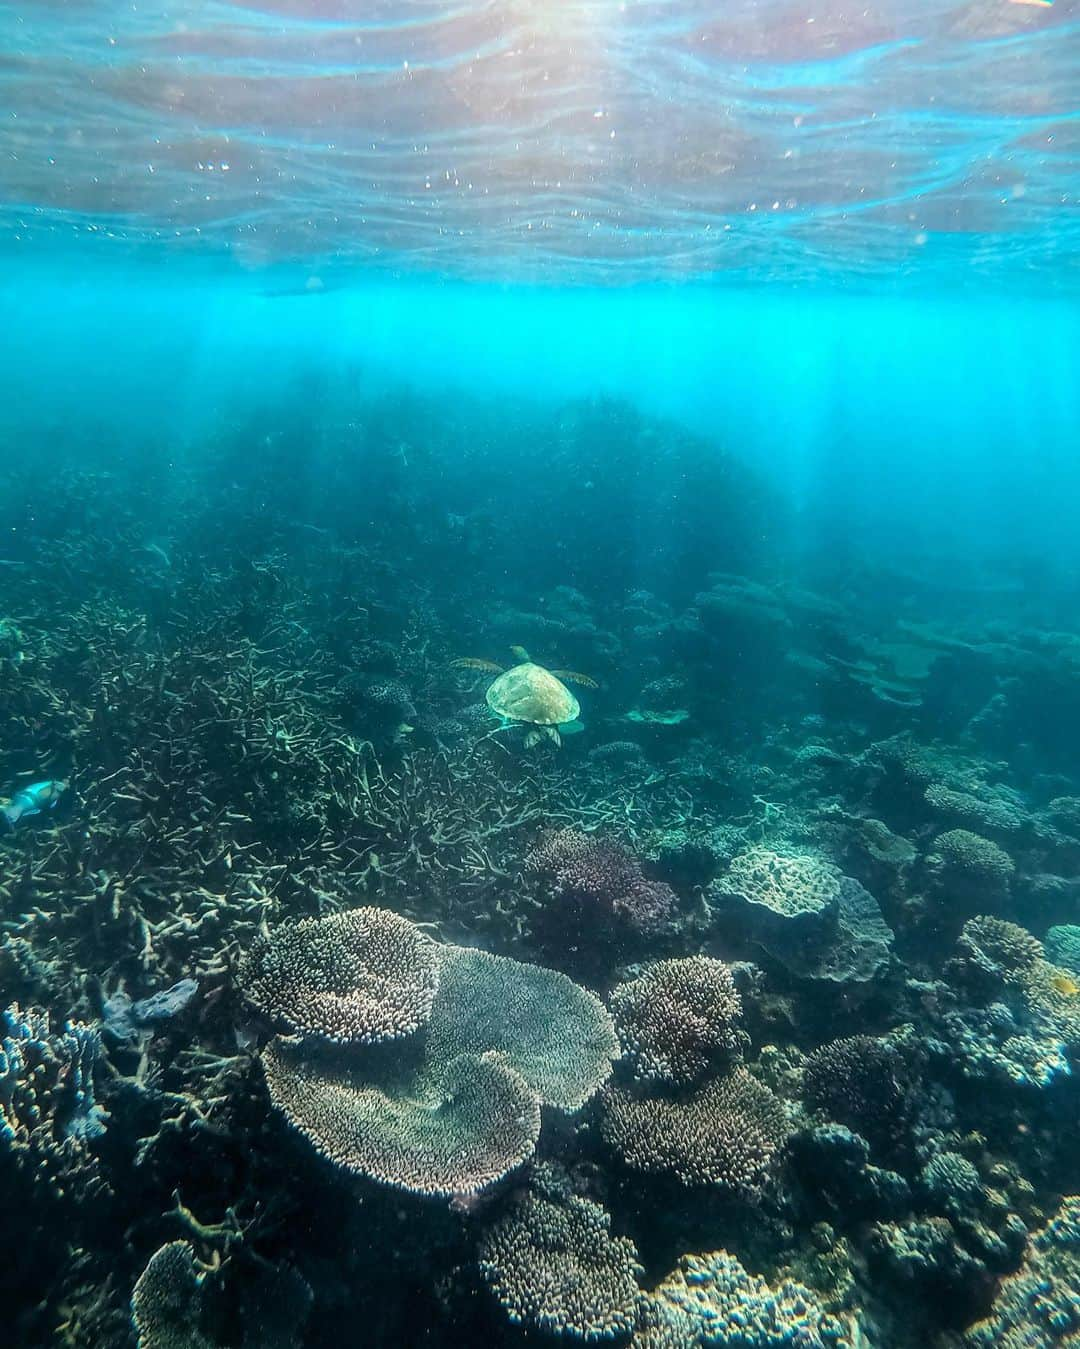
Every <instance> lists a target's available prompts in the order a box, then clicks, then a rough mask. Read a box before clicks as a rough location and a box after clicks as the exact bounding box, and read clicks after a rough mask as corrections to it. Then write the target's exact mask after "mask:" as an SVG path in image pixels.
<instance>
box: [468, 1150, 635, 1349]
mask: <svg viewBox="0 0 1080 1349" xmlns="http://www.w3.org/2000/svg"><path fill="white" fill-rule="evenodd" d="M545 1179H546V1178H544V1177H543V1176H542V1175H538V1174H535V1173H534V1176H533V1181H532V1186H531V1188H530V1189H529V1190H527V1191H526V1192H525V1193H524V1194H522V1195H520V1196H519V1197H518V1198H516V1199H515V1200H514V1201H513V1202H512V1203H511V1205H510V1207H509V1210H508V1211H507V1212H506V1213H505V1214H504V1215H503V1216H502V1217H501V1218H499V1220H498V1221H497V1222H495V1223H493V1224H492V1225H491V1226H490V1227H488V1228H487V1229H486V1230H485V1231H484V1233H483V1236H482V1237H481V1239H480V1244H479V1253H478V1259H479V1265H480V1270H481V1273H482V1274H483V1276H484V1279H485V1280H486V1281H487V1283H488V1285H489V1287H490V1288H491V1291H492V1292H493V1293H494V1295H495V1297H496V1298H497V1299H498V1301H499V1303H500V1304H501V1305H502V1307H503V1308H504V1310H505V1311H506V1314H507V1316H508V1317H509V1318H510V1320H511V1321H513V1322H521V1323H524V1324H527V1325H530V1326H535V1327H538V1328H540V1329H543V1330H547V1331H551V1332H553V1333H555V1334H559V1335H564V1336H566V1337H568V1338H570V1339H580V1340H611V1339H617V1338H622V1337H624V1336H625V1335H627V1334H628V1333H629V1332H630V1331H631V1330H632V1329H633V1327H634V1324H635V1320H636V1315H637V1304H638V1300H639V1296H640V1293H639V1289H638V1284H637V1278H638V1275H639V1274H641V1273H643V1270H642V1268H641V1265H640V1264H639V1262H638V1258H637V1251H636V1250H635V1249H634V1243H633V1242H632V1241H630V1240H628V1239H627V1238H626V1237H616V1236H613V1235H612V1233H611V1218H610V1216H609V1215H608V1214H607V1213H606V1212H605V1211H604V1209H603V1208H601V1207H600V1205H599V1204H596V1203H594V1202H593V1201H592V1200H591V1199H585V1198H583V1197H582V1196H580V1195H575V1194H573V1193H566V1192H565V1187H562V1190H563V1192H560V1187H558V1186H556V1185H552V1184H551V1183H550V1181H548V1182H547V1183H545Z"/></svg>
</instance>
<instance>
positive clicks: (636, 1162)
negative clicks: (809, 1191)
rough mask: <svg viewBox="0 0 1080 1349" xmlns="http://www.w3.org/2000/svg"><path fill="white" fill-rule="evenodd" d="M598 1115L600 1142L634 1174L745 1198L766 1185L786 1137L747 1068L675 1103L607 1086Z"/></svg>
mask: <svg viewBox="0 0 1080 1349" xmlns="http://www.w3.org/2000/svg"><path fill="white" fill-rule="evenodd" d="M601 1107H602V1112H603V1113H602V1115H601V1120H600V1128H601V1131H602V1133H603V1135H604V1138H605V1140H606V1142H607V1143H608V1146H609V1147H611V1149H612V1150H613V1151H614V1152H615V1153H617V1154H618V1156H619V1157H621V1159H622V1160H623V1162H625V1164H626V1165H627V1166H628V1167H630V1168H631V1169H632V1170H634V1171H642V1172H646V1173H648V1174H651V1175H664V1174H670V1175H672V1176H675V1177H676V1178H677V1179H678V1180H680V1181H682V1183H683V1184H684V1185H691V1186H693V1185H709V1186H716V1187H718V1188H720V1189H722V1190H725V1191H727V1192H729V1193H731V1194H733V1195H738V1196H741V1197H743V1198H753V1197H755V1196H757V1195H758V1194H760V1192H761V1190H762V1189H763V1188H764V1187H765V1186H766V1185H767V1184H768V1182H769V1180H770V1178H771V1177H772V1176H773V1174H774V1170H775V1167H776V1166H777V1164H778V1162H779V1153H780V1150H781V1149H782V1147H783V1145H784V1142H785V1140H786V1138H787V1135H788V1123H787V1117H786V1115H785V1112H784V1108H783V1105H782V1103H781V1102H780V1101H779V1100H778V1099H777V1097H776V1096H774V1095H773V1093H772V1092H771V1091H770V1090H769V1088H768V1087H766V1086H763V1085H762V1084H761V1083H760V1082H758V1081H757V1080H756V1079H755V1078H753V1077H751V1076H750V1074H749V1073H748V1072H747V1071H746V1069H745V1068H734V1069H732V1070H731V1071H730V1072H729V1073H727V1074H725V1075H724V1076H722V1077H717V1078H713V1079H712V1080H711V1081H709V1082H706V1083H705V1084H704V1086H701V1087H697V1088H695V1089H694V1090H693V1091H691V1092H689V1093H686V1094H681V1095H678V1096H644V1095H641V1094H639V1093H638V1092H636V1091H635V1090H634V1089H632V1088H630V1087H625V1086H619V1085H611V1086H608V1087H605V1088H604V1090H603V1092H602V1093H601Z"/></svg>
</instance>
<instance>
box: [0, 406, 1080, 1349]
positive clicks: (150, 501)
mask: <svg viewBox="0 0 1080 1349" xmlns="http://www.w3.org/2000/svg"><path fill="white" fill-rule="evenodd" d="M296 392H297V391H295V390H293V391H292V393H293V394H294V395H295V394H296ZM309 393H310V391H307V392H304V393H303V396H300V397H293V398H290V399H286V400H283V401H281V402H280V403H275V405H274V407H273V409H272V413H267V416H266V419H265V421H263V420H260V419H256V420H255V421H254V422H252V424H250V425H245V426H244V427H239V426H237V427H227V426H224V425H223V426H222V428H221V430H220V433H219V437H218V439H217V440H216V441H215V443H214V446H213V453H208V454H207V455H206V456H205V459H202V460H200V459H199V458H198V457H197V456H194V457H189V456H186V455H177V454H173V453H171V452H169V453H166V451H165V449H162V450H161V452H160V453H158V452H157V451H156V450H155V449H154V448H153V447H148V446H143V445H139V446H132V445H126V446H118V447H110V446H109V445H108V444H107V443H106V442H104V441H103V443H102V444H101V445H100V446H98V447H97V448H96V449H94V450H93V452H91V451H90V450H89V449H88V448H87V446H86V445H85V444H83V443H82V442H81V441H80V444H79V446H78V450H77V452H76V451H75V450H74V449H73V448H72V447H70V446H69V448H68V450H65V449H64V447H63V444H62V443H60V442H58V444H57V446H56V449H55V453H51V454H50V461H49V463H48V464H47V465H46V466H44V468H37V467H35V466H33V465H27V464H25V463H23V462H22V457H21V456H20V455H19V454H13V455H11V456H9V462H8V463H7V465H6V466H5V468H4V469H3V473H2V476H3V477H4V482H5V487H6V490H5V492H4V493H3V494H0V501H2V503H3V504H2V508H0V514H2V516H3V523H4V525H5V539H6V540H7V543H6V545H5V546H6V549H7V551H6V553H5V558H4V561H5V564H6V565H5V567H4V569H3V575H4V581H5V601H4V602H5V606H6V610H7V616H6V617H3V618H0V721H2V724H3V729H4V735H3V737H2V743H0V768H2V770H3V778H4V795H5V798H8V799H10V800H12V801H15V800H25V799H26V796H25V793H26V791H27V789H28V788H29V787H32V786H33V785H34V784H40V783H46V782H52V783H57V784H59V783H66V784H68V785H67V787H66V789H65V790H64V791H62V792H61V793H59V794H58V795H56V797H55V807H54V808H50V809H48V810H39V811H38V812H37V813H31V812H30V811H26V812H23V813H22V814H21V817H20V818H19V819H18V821H17V823H16V824H14V825H13V826H12V827H10V828H8V827H7V826H5V829H4V832H3V835H2V837H0V856H2V860H3V866H2V867H0V992H2V997H0V1008H6V1009H7V1010H6V1012H4V1013H3V1017H2V1021H0V1186H2V1188H3V1191H4V1195H5V1208H4V1213H5V1222H6V1224H7V1226H6V1229H5V1235H6V1237H7V1249H8V1251H9V1258H8V1259H7V1260H6V1261H5V1262H3V1265H2V1267H0V1298H2V1299H3V1305H4V1307H5V1314H6V1315H7V1316H8V1320H7V1322H6V1327H7V1333H8V1337H9V1339H10V1340H11V1341H12V1342H13V1343H25V1344H39V1343H40V1344H46V1343H49V1344H52V1343H55V1344H58V1345H60V1346H64V1345H67V1346H71V1347H72V1349H74V1346H81V1345H87V1344H92V1345H94V1346H95V1347H96V1349H122V1346H124V1345H126V1344H128V1343H130V1340H131V1321H130V1317H129V1307H131V1311H132V1314H133V1315H134V1324H135V1327H136V1334H137V1335H138V1337H139V1338H140V1341H141V1342H142V1343H144V1344H146V1345H148V1346H158V1345H172V1344H184V1345H192V1344H196V1345H203V1346H207V1345H211V1344H212V1345H214V1346H219V1345H220V1346H226V1345H230V1346H235V1345H248V1346H253V1345H260V1346H264V1347H265V1349H272V1347H274V1346H277V1345H281V1346H282V1349H285V1346H289V1345H293V1346H295V1345H299V1344H302V1343H309V1344H322V1343H340V1344H342V1346H343V1349H346V1347H347V1349H352V1346H353V1345H357V1346H359V1345H361V1344H364V1345H402V1344H425V1345H430V1346H431V1349H448V1347H449V1346H456V1345H460V1344H472V1343H490V1344H492V1345H493V1346H498V1349H503V1346H505V1347H506V1349H512V1346H516V1345H521V1344H525V1343H532V1342H533V1341H534V1340H536V1341H537V1342H539V1338H540V1337H551V1336H553V1335H559V1336H562V1337H563V1338H569V1339H584V1340H589V1341H594V1340H597V1341H599V1340H603V1341H608V1340H610V1341H613V1342H616V1343H620V1342H621V1343H630V1344H640V1345H654V1346H660V1345H664V1346H671V1349H675V1346H678V1349H689V1347H690V1346H694V1345H701V1346H705V1345H710V1344H723V1343H728V1344H745V1345H750V1344H753V1345H755V1346H759V1345H773V1344H775V1345H781V1344H784V1345H800V1344H801V1345H804V1346H812V1345H827V1344H832V1345H841V1346H843V1345H849V1344H850V1345H851V1346H852V1349H854V1346H855V1345H857V1344H862V1345H873V1346H875V1349H924V1346H927V1345H935V1346H940V1349H948V1346H950V1345H960V1344H971V1345H983V1344H989V1343H1001V1344H1004V1345H1009V1346H1012V1345H1020V1344H1024V1345H1025V1346H1026V1345H1028V1344H1031V1345H1034V1346H1041V1345H1042V1344H1050V1343H1058V1342H1067V1341H1068V1339H1069V1338H1071V1337H1075V1336H1076V1335H1077V1333H1078V1330H1077V1325H1076V1324H1074V1322H1075V1315H1074V1313H1075V1301H1076V1296H1075V1289H1076V1257H1075V1250H1074V1247H1075V1244H1076V1243H1075V1241H1074V1229H1075V1228H1076V1226H1077V1223H1076V1213H1075V1206H1076V1201H1075V1200H1069V1201H1067V1202H1066V1204H1065V1205H1064V1206H1063V1207H1062V1208H1061V1210H1060V1212H1059V1213H1058V1216H1057V1217H1052V1216H1051V1215H1053V1214H1054V1212H1055V1210H1057V1208H1058V1205H1059V1204H1060V1196H1061V1195H1062V1194H1063V1193H1068V1194H1074V1195H1075V1193H1076V1192H1077V1190H1078V1189H1080V1161H1078V1157H1080V1151H1078V1149H1077V1148H1076V1129H1075V1120H1076V1119H1077V1117H1078V1112H1080V955H1078V951H1080V940H1078V939H1077V936H1076V934H1077V926H1076V914H1077V899H1078V897H1080V807H1078V805H1077V803H1078V802H1080V778H1078V776H1077V768H1076V765H1077V762H1080V760H1078V759H1077V753H1076V751H1077V748H1078V739H1077V734H1076V726H1077V725H1080V720H1078V719H1077V716H1076V713H1077V709H1078V707H1080V704H1078V702H1077V695H1076V688H1077V687H1080V685H1078V682H1077V676H1078V673H1080V644H1078V643H1077V642H1076V640H1075V638H1074V637H1071V636H1070V634H1069V633H1068V632H1067V631H1064V630H1063V629H1064V627H1065V626H1066V624H1065V623H1064V622H1063V620H1062V618H1061V616H1060V614H1059V615H1058V617H1057V618H1054V617H1053V615H1052V614H1050V613H1049V610H1048V608H1046V607H1044V606H1045V603H1046V601H1045V597H1044V596H1043V595H1042V593H1041V591H1042V588H1041V587H1038V586H1028V587H1022V588H1019V589H1018V588H1016V587H1012V588H1011V589H1010V588H1009V585H1003V586H1002V587H1001V588H1000V590H997V591H992V592H991V591H990V590H989V589H988V588H987V585H986V582H987V579H988V578H987V577H986V576H984V575H982V574H981V573H980V574H979V575H978V576H977V577H975V578H974V580H975V581H976V584H975V585H974V586H973V588H972V590H971V591H970V592H967V591H965V592H963V593H962V594H952V595H950V593H948V592H947V590H946V589H945V588H942V587H940V586H939V585H938V584H937V583H938V582H939V581H940V579H941V578H940V572H939V571H935V570H934V568H933V567H930V568H929V575H928V574H927V573H926V572H922V573H920V572H919V569H918V568H915V569H914V570H913V571H912V572H911V573H910V574H909V573H905V574H902V575H901V574H899V573H898V572H895V571H892V570H890V568H889V567H888V566H886V565H885V564H884V563H882V562H878V563H875V564H874V565H873V566H871V565H869V564H868V563H867V564H866V565H864V566H853V565H851V562H852V556H850V555H849V554H848V553H846V552H844V553H843V556H842V557H840V558H838V556H837V553H836V544H837V542H838V541H837V540H835V539H833V540H831V541H830V544H829V546H828V547H826V548H824V549H822V554H823V555H816V554H814V553H813V551H812V550H811V551H810V552H807V553H805V554H804V553H800V554H799V556H798V557H797V558H794V559H793V558H791V557H788V556H786V555H785V549H786V548H787V547H788V545H789V539H790V532H789V531H787V529H786V524H785V520H784V518H783V514H782V512H781V511H780V510H779V509H778V507H777V504H776V502H775V501H773V500H772V499H771V498H770V497H769V495H768V494H767V493H765V492H764V489H763V488H762V487H761V484H760V483H758V482H757V481H756V480H755V479H754V477H753V475H751V474H748V473H747V472H746V471H744V470H743V469H742V468H740V467H739V466H738V465H736V464H734V463H733V462H732V461H731V460H730V458H729V457H727V456H725V455H723V454H721V453H720V452H719V451H718V450H717V449H716V447H714V446H702V445H701V444H700V443H698V442H695V441H694V440H693V438H688V437H685V436H684V434H683V433H681V432H678V431H677V429H676V428H671V427H665V426H662V425H660V424H658V423H653V422H651V421H649V420H647V419H642V418H639V417H637V416H636V415H634V414H632V413H631V412H630V411H629V410H628V409H626V408H620V407H618V406H611V405H599V404H595V405H594V404H592V403H582V404H574V405H570V406H566V407H564V408H562V409H560V410H559V413H558V415H557V416H556V417H552V416H550V415H549V413H548V412H545V411H543V410H538V409H537V408H527V407H525V406H523V405H522V406H516V405H515V406H514V407H513V408H509V409H508V408H507V407H505V406H502V405H501V404H500V405H499V406H498V407H496V406H495V405H494V404H492V405H491V406H490V407H488V406H485V407H484V408H478V407H473V406H469V405H468V400H465V401H464V402H462V403H461V404H460V405H458V404H457V402H456V401H455V406H454V407H453V408H451V409H448V408H447V407H446V406H445V405H443V404H434V403H430V404H429V403H427V402H424V401H423V400H420V401H418V402H416V403H415V405H414V404H412V403H410V402H409V400H407V399H405V400H399V401H396V402H394V401H391V402H388V403H379V401H378V400H374V401H372V403H371V405H370V406H367V405H366V404H365V406H364V407H363V408H360V409H353V408H352V407H350V410H349V416H348V418H347V419H345V420H346V421H347V424H348V426H349V427H350V430H349V432H348V436H347V438H346V439H347V443H346V441H345V440H343V441H342V443H341V444H340V445H335V444H334V443H333V437H330V436H328V437H327V439H326V443H325V444H320V446H317V445H316V444H315V443H314V440H313V437H312V435H311V431H312V426H311V418H310V415H309V412H308V409H310V407H311V405H312V402H311V399H310V397H309ZM298 408H302V409H304V411H303V412H302V413H301V412H298V411H297V409H298ZM511 414H512V415H511ZM343 434H344V433H343ZM62 439H63V438H62V437H61V438H60V441H61V442H62ZM83 439H85V437H83ZM253 447H256V452H254V453H253ZM402 447H403V448H402ZM361 450H362V452H361ZM529 455H534V456H535V457H534V458H532V459H530V460H529V463H528V467H529V468H530V469H531V471H529V472H526V471H523V469H522V463H523V459H522V456H526V457H527V456H529ZM616 455H617V456H620V460H619V462H620V463H623V464H624V465H625V471H620V473H618V474H612V473H611V471H610V467H611V463H612V462H613V456H616ZM315 457H318V462H319V465H320V472H319V473H317V474H316V473H313V472H311V471H309V470H310V468H311V465H312V463H313V462H314V458H315ZM406 460H407V461H408V463H407V464H406V463H405V462H404V461H406ZM132 463H138V465H139V474H140V476H139V477H138V478H136V475H135V474H134V473H133V471H132V467H131V465H132ZM675 471H678V473H679V474H680V475H682V477H683V478H685V485H684V486H681V487H680V489H679V491H678V492H674V491H673V490H672V488H671V482H672V479H671V477H670V475H671V473H672V472H675ZM525 480H528V481H529V483H530V486H529V491H528V492H522V491H521V484H522V482H523V481H525ZM680 481H682V478H680ZM301 487H303V490H300V489H301ZM597 503H599V504H597ZM642 503H645V504H646V506H647V510H645V509H643V504H642ZM646 518H647V519H648V520H649V521H654V522H655V521H661V520H662V521H663V530H662V535H661V536H657V538H655V539H652V536H651V535H650V536H649V537H650V539H652V542H648V541H646V540H645V538H644V536H643V535H642V534H641V532H640V531H637V530H635V529H631V528H628V522H636V523H640V522H642V521H644V520H645V519H646ZM537 519H542V520H545V521H557V522H558V528H557V529H552V528H547V529H537V528H536V527H535V522H536V521H537ZM650 528H651V526H650ZM654 545H655V546H654ZM793 577H797V578H798V579H797V582H796V580H794V579H793ZM1022 592H1023V593H1022ZM1061 598H1062V609H1061V613H1063V614H1070V615H1071V614H1073V613H1074V612H1075V605H1074V604H1073V603H1072V601H1071V600H1070V601H1069V602H1068V603H1067V604H1066V603H1065V600H1064V592H1062V597H1061ZM917 613H918V614H919V617H918V621H916V620H915V615H916V614H917ZM1070 621H1071V619H1070ZM523 641H524V642H526V643H527V644H529V645H531V646H534V647H535V649H536V650H537V651H542V652H543V653H544V658H545V659H548V660H550V661H551V663H552V665H553V667H555V668H568V669H583V670H588V671H589V672H590V673H591V674H593V675H594V676H595V678H596V680H597V681H598V684H599V687H598V688H596V689H593V690H590V693H589V697H588V705H587V707H586V716H585V718H584V722H585V725H584V728H583V729H582V731H581V733H580V734H578V735H575V736H573V737H568V738H567V739H566V743H565V744H564V745H563V747H562V748H561V750H560V751H559V753H558V754H556V753H554V752H548V751H547V750H546V749H545V748H543V747H541V750H540V752H537V753H535V754H529V755H526V754H524V753H522V752H521V748H522V747H521V745H520V737H519V738H518V739H517V740H515V739H514V737H513V736H506V735H501V734H500V735H495V736H493V735H492V734H491V731H492V730H493V728H494V724H493V721H492V715H491V711H490V709H489V708H488V707H487V706H486V704H485V703H484V702H483V701H482V692H483V684H482V683H481V681H480V680H479V679H478V678H477V677H476V674H475V672H474V671H473V672H470V671H468V670H464V669H462V668H460V667H457V668H455V667H454V665H453V659H454V658H455V657H456V656H457V655H458V654H459V653H460V652H461V651H476V652H477V653H478V654H484V655H490V656H491V657H492V658H494V659H497V660H499V661H500V662H501V663H504V664H505V663H508V662H509V659H510V655H511V653H510V650H509V648H510V644H511V643H516V642H523ZM583 701H584V700H583ZM9 818H10V817H9ZM1040 938H1042V941H1040ZM591 989H592V990H595V993H594V992H591V991H589V990H591ZM605 1003H606V1006H605ZM1029 1232H1030V1233H1034V1234H1036V1235H1034V1236H1033V1237H1031V1238H1030V1240H1029V1239H1028V1236H1027V1234H1028V1233H1029ZM133 1289H134V1298H132V1290H133ZM305 1324H306V1330H305V1329H304V1326H305Z"/></svg>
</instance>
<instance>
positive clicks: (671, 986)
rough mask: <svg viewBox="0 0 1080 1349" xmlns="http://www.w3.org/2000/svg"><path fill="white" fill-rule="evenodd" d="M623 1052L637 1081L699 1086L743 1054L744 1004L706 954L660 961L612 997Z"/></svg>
mask: <svg viewBox="0 0 1080 1349" xmlns="http://www.w3.org/2000/svg"><path fill="white" fill-rule="evenodd" d="M610 1006H611V1011H612V1015H613V1016H614V1018H615V1028H616V1030H617V1031H618V1035H619V1040H620V1043H621V1044H622V1048H623V1053H624V1054H625V1055H626V1056H627V1058H628V1059H629V1061H630V1064H631V1068H632V1072H633V1075H634V1077H635V1078H637V1079H638V1080H639V1081H658V1082H673V1083H691V1082H696V1081H697V1080H698V1079H700V1078H701V1077H703V1076H704V1075H705V1073H706V1072H707V1071H708V1070H709V1068H710V1067H715V1066H716V1065H717V1064H718V1063H719V1064H723V1062H724V1061H725V1060H726V1059H729V1058H731V1057H732V1056H733V1055H735V1054H736V1053H738V1051H739V1050H740V1048H741V1046H742V1043H743V1039H744V1036H743V1034H742V1032H741V1031H740V1030H739V1029H738V1022H739V1021H740V1019H741V1017H742V1000H741V999H740V997H739V993H738V990H737V989H736V987H735V980H734V978H733V977H732V973H731V970H730V969H729V968H728V967H727V966H726V965H724V964H723V963H722V962H721V961H719V960H711V959H710V958H709V957H708V956H691V957H688V958H686V959H683V960H662V961H660V962H659V963H658V964H656V965H650V966H649V967H648V968H647V969H646V970H645V972H644V973H643V974H641V975H639V976H638V977H637V978H636V979H633V980H631V981H630V983H626V984H620V985H619V986H618V987H617V988H615V989H614V990H613V992H612V994H611V998H610Z"/></svg>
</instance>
